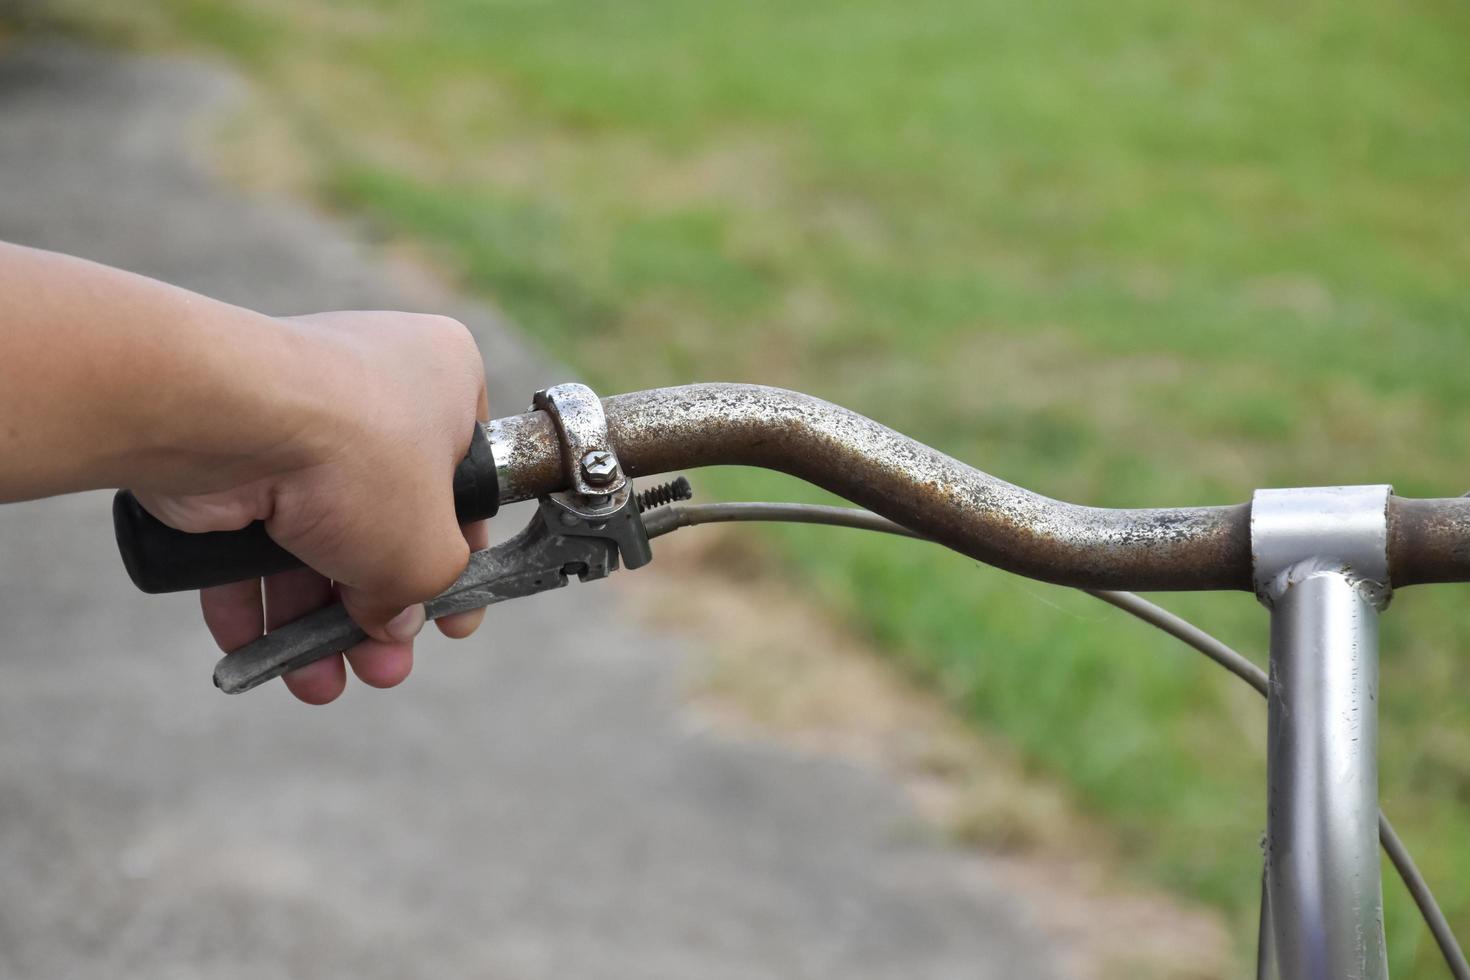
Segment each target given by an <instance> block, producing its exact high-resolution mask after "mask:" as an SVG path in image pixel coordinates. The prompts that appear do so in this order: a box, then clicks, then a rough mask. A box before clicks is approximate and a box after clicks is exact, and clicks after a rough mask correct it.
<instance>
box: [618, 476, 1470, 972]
mask: <svg viewBox="0 0 1470 980" xmlns="http://www.w3.org/2000/svg"><path fill="white" fill-rule="evenodd" d="M660 489H663V488H660ZM670 499H672V500H677V499H679V498H678V497H677V496H674V495H672V494H670V495H669V496H666V497H665V499H664V500H658V501H657V502H656V503H655V502H654V501H652V500H650V501H649V503H650V504H652V506H651V507H649V509H648V511H647V513H645V514H644V518H643V520H644V525H645V527H646V528H647V530H648V536H649V537H650V538H655V537H660V536H662V535H664V534H668V533H669V532H671V531H674V530H676V529H678V528H681V527H693V526H695V525H699V524H722V523H730V522H737V521H761V522H782V523H788V524H821V525H827V526H831V527H851V528H857V529H858V530H863V531H877V532H879V533H882V534H892V535H895V536H898V537H905V538H913V539H915V540H919V541H931V539H930V538H928V537H926V536H924V535H922V534H918V533H916V532H914V531H912V530H910V529H908V528H906V527H904V526H903V525H901V524H895V523H894V522H893V521H890V520H888V519H887V518H886V517H881V516H879V515H878V514H874V513H873V512H872V511H868V510H862V509H860V508H854V507H832V506H827V505H823V504H790V503H756V502H742V503H714V504H686V503H674V502H666V501H669V500H670ZM659 504H663V506H659ZM1080 591H1083V592H1086V593H1087V594H1088V595H1090V596H1093V597H1094V598H1096V599H1100V600H1102V601H1103V602H1106V603H1108V604H1109V605H1111V606H1114V607H1116V608H1118V609H1121V610H1123V611H1124V612H1126V613H1128V614H1129V615H1131V616H1134V617H1135V618H1137V619H1139V620H1141V621H1143V622H1144V623H1147V624H1148V625H1150V626H1153V627H1155V628H1156V629H1159V630H1162V631H1163V632H1165V633H1168V634H1169V635H1170V636H1172V637H1174V638H1175V639H1177V640H1179V641H1181V642H1182V643H1184V644H1185V645H1187V646H1190V647H1192V648H1194V649H1195V650H1197V651H1199V652H1200V653H1202V654H1204V655H1205V656H1206V657H1208V658H1210V659H1211V660H1213V661H1214V662H1215V663H1217V664H1219V665H1220V666H1221V667H1224V668H1225V669H1226V670H1228V671H1229V672H1230V673H1232V674H1234V675H1235V676H1236V677H1238V678H1239V679H1240V680H1242V681H1244V682H1245V683H1246V684H1249V685H1250V686H1251V687H1252V688H1253V689H1254V690H1255V691H1256V693H1258V694H1260V695H1261V696H1262V697H1266V696H1267V692H1268V690H1269V686H1270V682H1269V680H1268V678H1267V677H1266V672H1265V671H1263V670H1262V669H1261V668H1260V667H1258V666H1256V665H1255V664H1254V663H1252V662H1251V661H1250V660H1249V659H1248V658H1247V657H1245V656H1243V655H1242V654H1240V653H1238V652H1237V651H1235V650H1234V649H1232V648H1231V647H1229V646H1227V645H1226V644H1225V643H1223V642H1221V641H1220V640H1218V639H1216V638H1215V637H1213V636H1211V635H1210V634H1209V633H1206V632H1205V631H1204V630H1202V629H1200V628H1199V627H1198V626H1195V625H1194V624H1193V623H1191V622H1189V621H1188V620H1186V619H1184V618H1183V617H1181V616H1178V615H1176V614H1174V613H1171V612H1169V611H1168V610H1167V609H1164V608H1163V607H1161V606H1157V605H1155V604H1154V603H1152V602H1149V601H1148V600H1147V599H1144V598H1143V597H1142V596H1139V595H1136V594H1134V593H1132V592H1110V591H1105V590H1101V589H1083V590H1080ZM1378 840H1379V843H1380V844H1382V846H1383V850H1384V852H1385V853H1387V854H1388V858H1389V860H1390V861H1391V862H1393V866H1394V869H1395V870H1396V871H1397V872H1398V875H1399V878H1401V879H1402V880H1403V883H1404V887H1405V888H1407V889H1408V890H1409V895H1410V896H1411V897H1412V898H1413V899H1414V904H1415V905H1416V906H1418V909H1419V914H1420V915H1421V916H1422V917H1423V919H1424V924H1425V925H1426V926H1428V927H1429V932H1430V933H1431V935H1433V936H1434V941H1435V943H1437V944H1438V946H1439V951H1440V953H1441V954H1442V955H1443V956H1444V960H1445V965H1446V966H1447V967H1448V968H1449V971H1450V974H1451V976H1453V977H1454V978H1455V980H1470V962H1467V961H1466V959H1465V954H1464V952H1463V951H1462V950H1461V949H1460V944H1459V941H1458V940H1456V938H1455V934H1454V931H1453V930H1452V929H1451V928H1450V924H1449V921H1448V920H1447V919H1446V918H1445V915H1444V912H1443V910H1441V909H1440V907H1439V903H1438V902H1437V901H1436V900H1435V897H1434V893H1433V892H1432V891H1431V890H1430V888H1429V883H1428V882H1427V881H1426V880H1425V879H1424V875H1423V874H1422V873H1421V872H1420V871H1419V868H1418V866H1417V865H1416V864H1415V863H1414V859H1413V858H1412V857H1411V856H1410V854H1409V850H1408V848H1407V847H1406V846H1405V845H1404V842H1403V840H1402V838H1400V837H1399V835H1398V832H1397V831H1395V830H1394V827H1393V824H1391V823H1390V822H1389V820H1388V817H1387V816H1386V815H1385V814H1384V812H1383V810H1382V809H1379V811H1378Z"/></svg>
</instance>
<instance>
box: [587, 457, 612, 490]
mask: <svg viewBox="0 0 1470 980" xmlns="http://www.w3.org/2000/svg"><path fill="white" fill-rule="evenodd" d="M617 476H618V458H617V457H616V456H614V455H613V454H612V452H611V451H610V450H607V449H594V450H593V451H592V452H590V453H588V454H587V455H585V456H583V457H582V479H584V480H586V481H587V482H588V483H590V484H591V485H592V486H594V487H605V486H607V485H609V484H610V483H612V482H613V480H615V479H617Z"/></svg>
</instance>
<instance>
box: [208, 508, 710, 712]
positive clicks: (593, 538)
mask: <svg viewBox="0 0 1470 980" xmlns="http://www.w3.org/2000/svg"><path fill="white" fill-rule="evenodd" d="M686 487H687V484H686ZM538 499H539V506H538V507H537V509H536V514H535V516H534V517H532V518H531V521H530V523H529V524H528V525H527V526H526V528H525V529H524V530H522V531H521V532H520V533H519V534H517V535H516V536H515V537H513V538H511V539H510V540H508V541H506V542H505V543H503V544H499V545H496V546H495V547H493V548H486V549H484V550H483V551H477V552H475V553H474V554H472V555H471V556H470V561H469V564H468V565H467V566H466V568H465V570H464V572H463V573H462V574H461V575H460V577H459V578H458V579H457V580H456V581H455V583H454V584H453V585H451V586H450V587H449V588H448V589H446V590H445V591H444V592H442V593H441V594H440V595H438V596H437V597H435V598H434V599H431V600H430V601H428V602H426V603H425V604H424V616H425V618H426V619H438V618H440V617H441V616H449V615H452V614H454V613H458V612H465V611H467V610H470V609H481V608H483V607H485V606H490V605H494V604H495V603H498V602H504V601H506V600H507V599H518V598H521V597H523V596H528V595H535V594H537V593H539V592H547V591H550V590H551V589H559V588H561V587H562V586H564V585H566V584H567V582H568V580H569V579H570V577H571V576H572V575H576V576H577V578H578V579H579V580H581V581H583V582H591V581H594V580H597V579H603V578H606V577H607V576H609V575H611V574H612V573H613V572H614V571H616V570H617V568H618V567H619V562H620V560H621V564H622V566H623V567H625V568H641V567H642V566H644V565H646V564H648V563H649V562H650V561H652V560H653V552H652V550H651V549H650V548H649V545H648V532H647V529H646V528H645V527H644V523H643V517H642V515H641V513H640V501H639V499H638V498H637V497H636V496H635V495H634V493H633V490H632V485H631V483H627V484H625V485H623V486H621V487H619V488H618V489H617V490H616V492H614V493H610V494H594V495H584V494H579V493H570V492H567V493H554V494H548V495H546V496H543V497H540V498H538ZM366 638H367V634H366V633H364V632H363V631H362V629H361V628H360V627H359V626H358V625H357V624H356V623H354V622H353V621H352V619H351V617H349V616H348V615H347V611H346V609H344V608H343V607H342V604H341V603H335V604H333V605H331V606H327V607H326V608H323V609H319V610H317V611H316V612H313V613H308V614H307V615H306V616H303V617H302V618H300V619H298V620H295V621H294V622H291V623H288V624H287V625H285V626H282V627H280V628H279V629H275V630H272V631H271V632H269V633H266V634H265V635H264V636H261V637H259V638H258V639H255V640H252V641H251V642H250V643H247V644H246V645H245V646H243V647H241V648H240V649H238V650H236V651H235V652H233V653H230V654H227V655H225V656H224V657H223V658H221V659H220V661H219V663H217V664H216V665H215V668H214V684H215V686H216V687H218V688H219V689H220V690H221V691H223V692H225V693H226V694H240V693H242V692H244V691H248V690H250V689H251V688H253V687H258V686H259V685H261V684H263V683H265V682H266V681H268V680H271V679H272V678H274V677H279V676H280V675H281V674H284V673H286V672H287V671H291V670H295V669H296V668H298V667H304V666H306V665H307V664H309V663H312V662H313V661H316V660H320V659H321V658H323V657H326V656H330V655H331V654H334V653H341V652H342V651H344V650H347V649H348V648H350V647H352V646H353V645H354V644H357V643H360V642H362V641H363V640H365V639H366Z"/></svg>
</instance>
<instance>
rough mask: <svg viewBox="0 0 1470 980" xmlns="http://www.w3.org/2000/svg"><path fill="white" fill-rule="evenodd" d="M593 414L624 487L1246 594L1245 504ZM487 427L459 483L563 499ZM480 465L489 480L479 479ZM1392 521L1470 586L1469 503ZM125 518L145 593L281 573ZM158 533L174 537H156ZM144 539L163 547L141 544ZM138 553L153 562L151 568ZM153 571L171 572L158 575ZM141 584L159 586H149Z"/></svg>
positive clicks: (1082, 572) (778, 432)
mask: <svg viewBox="0 0 1470 980" xmlns="http://www.w3.org/2000/svg"><path fill="white" fill-rule="evenodd" d="M602 406H603V411H604V413H605V414H606V417H607V437H608V441H609V443H610V444H611V446H612V448H613V449H614V450H615V451H616V453H617V456H618V459H619V461H620V462H621V465H622V468H623V470H624V472H625V473H626V474H627V475H629V476H634V477H637V476H652V475H655V474H659V473H666V472H669V471H673V470H679V469H686V468H694V467H700V466H711V465H745V466H759V467H763V468H766V469H771V470H778V471H780V472H783V473H787V474H790V475H791V476H794V477H797V478H799V479H802V480H805V481H807V482H809V483H812V484H815V485H817V486H819V487H822V488H823V489H825V490H828V491H831V492H832V493H834V494H836V495H838V496H840V497H844V498H846V499H848V500H850V501H852V502H854V503H857V504H860V505H862V506H863V507H866V508H868V509H869V510H871V511H874V512H875V513H878V514H881V515H882V516H884V517H886V518H889V519H890V520H892V521H895V522H896V523H898V524H901V525H903V526H904V527H907V528H910V529H912V530H913V531H916V532H918V533H919V534H921V535H923V536H924V537H927V538H930V539H932V540H934V541H936V542H938V543H940V544H943V545H946V546H948V547H950V548H952V549H954V550H955V551H958V552H961V553H962V554H965V555H968V556H970V557H972V558H975V559H977V560H979V561H982V562H985V563H986V564H990V565H994V566H996V567H998V568H1002V569H1005V570H1007V571H1011V572H1015V573H1017V574H1019V575H1025V576H1027V577H1029V578H1034V579H1039V580H1042V581H1046V582H1053V583H1056V584H1059V585H1068V586H1074V587H1077V588H1087V589H1108V590H1126V591H1134V592H1150V591H1207V590H1227V589H1228V590H1245V591H1249V590H1250V589H1251V588H1252V575H1251V565H1252V561H1251V533H1250V505H1249V504H1235V505H1229V506H1217V507H1179V508H1154V509H1132V510H1123V509H1109V508H1102V507H1083V506H1078V505H1076V504H1069V503H1064V502H1062V501H1059V500H1052V499H1050V498H1048V497H1044V496H1041V495H1040V494H1036V493H1032V492H1030V491H1028V490H1024V489H1022V488H1020V487H1017V486H1014V485H1012V484H1010V483H1007V482H1005V481H1004V480H1000V479H997V478H996V477H993V476H990V475H989V474H987V473H983V472H981V471H980V470H977V469H975V468H973V467H971V466H968V465H966V464H964V463H961V462H959V461H958V460H956V459H953V458H951V457H949V456H946V455H945V454H944V453H941V452H939V451H938V450H936V449H933V448H931V447H929V446H926V445H924V444H923V443H920V442H917V441H915V440H913V439H910V438H908V437H907V436H904V435H901V434H899V433H897V432H895V431H893V430H892V429H889V428H887V427H886V426H883V425H880V424H878V423H877V422H874V421H873V420H871V419H868V418H865V417H863V416H861V415H858V414H857V413H855V412H850V411H848V410H847V409H844V408H841V407H839V406H837V405H833V404H831V403H830V402H825V401H822V400H821V399H819V398H814V397H812V396H810V395H803V394H800V393H798V392H794V391H786V390H784V389H780V388H767V387H763V386H760V385H746V384H694V385H685V386H682V387H677V388H658V389H653V390H650V391H640V392H633V393H631V394H626V395H615V396H613V397H611V398H605V399H603V400H602ZM485 432H486V433H487V434H488V436H489V441H490V444H491V447H492V450H493V452H492V453H489V454H484V453H482V454H479V455H478V456H472V457H471V458H470V459H467V460H466V461H465V463H463V464H461V470H465V469H466V468H467V467H468V468H469V469H470V470H473V471H474V472H470V473H468V474H467V475H466V474H462V475H466V478H467V479H468V478H473V479H470V482H471V483H474V482H476V480H478V481H479V483H480V485H486V486H493V485H496V484H497V483H498V488H499V499H500V501H501V502H502V503H510V502H513V501H517V500H526V499H530V498H533V497H537V496H539V495H542V494H547V493H554V492H557V491H560V490H564V489H567V486H566V483H567V475H566V474H567V469H566V468H565V467H564V465H563V461H562V458H561V454H562V448H561V446H562V444H561V441H560V439H559V438H558V433H557V430H556V427H555V425H554V423H553V421H552V419H551V417H550V416H549V415H548V414H547V413H546V412H543V411H532V412H528V413H526V414H524V415H516V416H510V417H508V418H502V419H497V420H495V421H493V422H489V423H486V424H485ZM492 456H493V464H492V463H491V457H492ZM491 465H493V467H494V472H493V473H489V472H480V471H482V470H485V469H486V468H487V467H489V466H491ZM120 499H121V496H120ZM490 509H491V510H492V511H493V507H492V508H490ZM474 516H484V515H483V513H477V514H476V515H474ZM1388 516H1389V541H1388V544H1389V569H1390V577H1391V579H1392V584H1393V585H1394V586H1395V587H1398V586H1404V585H1413V584H1418V583H1426V582H1460V581H1467V580H1470V499H1464V498H1458V497H1452V498H1445V499H1438V500H1410V499H1406V498H1402V497H1392V498H1390V503H1389V515H1388ZM466 519H469V518H466ZM125 523H126V522H124V523H120V524H119V545H120V546H121V547H122V549H123V552H124V557H125V559H126V560H127V563H128V570H129V573H130V574H132V576H133V579H134V581H135V582H137V583H138V584H139V585H140V587H144V588H145V590H147V591H173V590H177V589H185V588H198V587H199V586H200V585H205V584H217V583H218V582H219V581H222V579H221V578H220V577H219V576H220V574H221V569H228V570H229V571H230V573H231V574H235V576H236V577H237V578H244V577H253V576H255V575H259V574H262V573H264V572H267V571H275V570H278V569H276V568H274V567H272V568H269V569H267V568H258V569H256V568H247V567H245V566H246V565H248V564H249V562H250V561H251V560H253V559H250V558H249V557H248V556H249V555H250V554H253V552H250V551H249V550H248V548H249V547H250V540H249V539H251V536H252V535H254V536H255V537H261V536H263V533H264V532H263V530H261V529H259V528H247V529H245V530H243V531H239V532H227V533H216V534H213V535H209V536H208V537H209V538H210V541H208V542H205V544H207V545H208V547H207V548H205V549H204V550H203V551H202V552H200V553H201V554H202V555H204V557H206V558H208V559H209V561H208V562H196V561H193V560H192V559H190V555H193V554H194V552H196V551H199V549H194V548H181V547H179V546H178V542H177V541H176V540H174V539H176V538H179V537H184V538H197V537H203V536H198V535H180V533H179V532H173V531H168V529H166V528H163V526H162V525H161V524H158V525H157V527H156V528H155V527H153V525H154V524H157V522H156V521H152V520H151V518H150V519H149V520H148V521H144V522H142V523H141V524H139V523H138V522H132V524H129V525H128V526H127V527H125V526H124V524H125ZM142 525H147V526H146V527H144V526H142ZM139 527H142V530H141V531H139V530H138V528H139ZM124 530H127V531H128V534H127V535H124V534H123V531H124ZM155 532H156V533H155ZM165 533H166V534H168V535H172V537H171V538H169V539H168V540H167V541H166V540H165V538H164V534H165ZM150 542H154V543H158V545H159V546H158V547H152V548H149V547H145V546H146V545H148V544H149V543H150ZM236 542H238V544H239V545H240V547H239V548H236V547H235V543H236ZM255 544H256V545H258V544H259V542H255ZM165 545H166V547H165ZM256 550H257V551H258V550H259V549H258V548H257V549H256ZM149 555H153V556H157V555H163V556H164V557H163V558H162V559H159V561H158V562H155V561H154V559H153V558H150V557H148V556H149ZM186 559H188V560H186ZM159 562H162V563H164V564H166V565H167V566H168V567H167V568H166V569H163V566H162V565H161V564H160V565H159V568H158V569H155V568H154V567H153V565H155V564H159ZM195 566H198V567H197V568H196V567H195ZM160 569H162V570H163V571H166V572H167V574H166V575H165V574H162V571H160ZM154 572H158V574H153V573H154ZM196 573H197V575H196ZM150 575H151V576H152V577H151V578H150ZM206 575H212V576H213V577H212V578H211V580H210V581H209V582H205V581H202V577H204V576H206ZM195 577H198V578H201V580H200V581H194V580H193V579H194V578H195ZM149 581H153V582H155V583H157V582H166V584H167V588H152V589H150V588H147V587H146V586H145V585H144V583H145V582H149Z"/></svg>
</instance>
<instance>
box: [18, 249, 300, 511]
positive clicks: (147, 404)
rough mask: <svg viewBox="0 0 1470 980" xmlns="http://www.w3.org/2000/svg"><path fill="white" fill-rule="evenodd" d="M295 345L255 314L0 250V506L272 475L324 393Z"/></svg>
mask: <svg viewBox="0 0 1470 980" xmlns="http://www.w3.org/2000/svg"><path fill="white" fill-rule="evenodd" d="M300 343H301V339H300V337H299V336H298V334H297V333H296V332H295V331H292V330H291V329H290V328H289V327H288V326H286V325H284V324H282V323H280V322H278V321H275V320H272V319H271V318H269V317H265V316H262V315H260V314H257V313H253V312H251V311H249V310H245V309H242V308H240V307H236V306H231V305H229V304H226V303H221V302H218V301H215V300H211V299H208V298H206V297H203V296H199V295H197V294H194V293H190V292H188V291H186V290H182V289H178V288H176V287H173V286H168V285H165V284H163V283H160V282H156V281H154V280H151V279H147V278H144V277H142V276H135V275H131V274H129V273H125V272H121V271H118V270H115V269H110V268H107V267H105V266H100V265H96V264H94V263H90V262H86V261H83V260H81V259H75V258H71V257H69V256H64V255H58V254H55V253H51V252H43V251H38V250H35V249H28V248H23V247H20V246H16V245H9V244H5V243H0V501H6V500H19V499H26V498H31V497H39V496H47V495H51V494H56V493H64V492H69V491H74V490H84V489H92V488H97V487H114V486H134V487H142V488H147V487H168V488H169V489H171V490H174V491H178V490H180V489H185V488H187V489H189V490H191V491H194V492H208V491H211V490H216V489H220V488H222V487H226V486H232V485H238V484H240V483H242V482H246V481H249V480H255V479H259V478H261V477H265V476H268V475H269V473H268V472H262V470H263V469H265V468H268V467H271V466H277V465H288V461H289V458H290V456H291V454H292V452H293V449H295V448H296V447H293V446H292V442H293V440H295V439H296V438H297V437H298V434H299V433H300V432H301V431H303V430H304V428H305V427H303V426H302V424H301V421H302V419H303V418H308V417H309V416H310V413H311V412H313V411H314V410H316V409H315V408H314V406H313V405H312V404H311V403H312V402H313V401H316V400H319V399H320V397H321V395H320V393H319V392H318V391H317V390H315V387H314V386H313V385H312V384H311V382H310V380H309V379H308V378H305V377H294V376H293V375H294V374H296V373H299V372H300V368H299V367H297V365H299V364H300V363H301V361H302V359H301V358H299V357H295V356H293V355H294V354H295V353H296V352H295V351H294V350H293V348H294V347H295V346H297V345H298V344H300Z"/></svg>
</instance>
